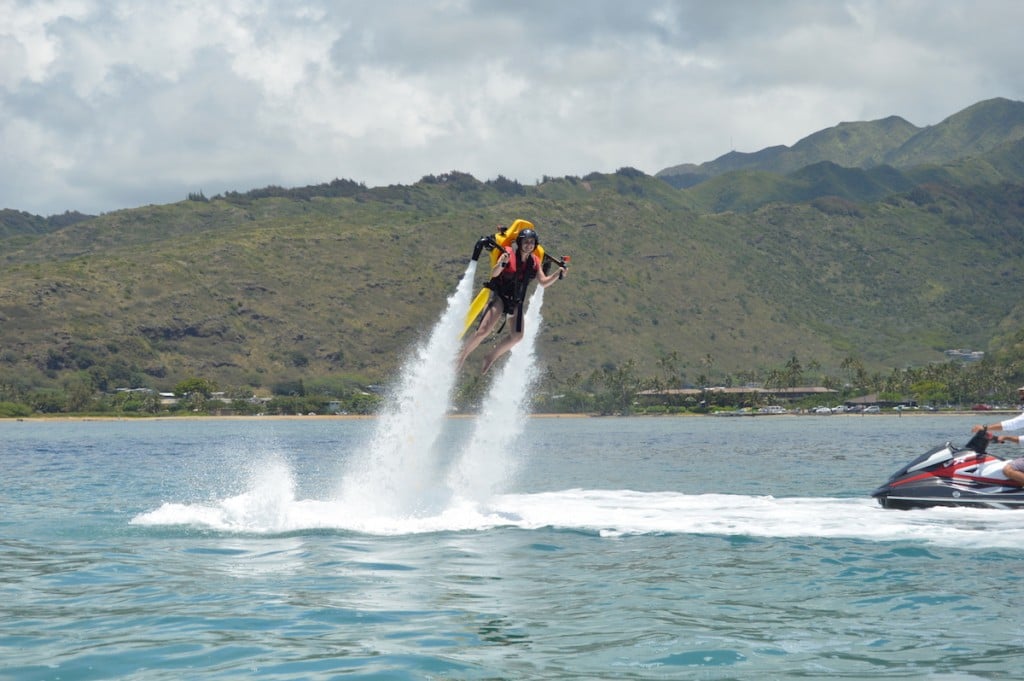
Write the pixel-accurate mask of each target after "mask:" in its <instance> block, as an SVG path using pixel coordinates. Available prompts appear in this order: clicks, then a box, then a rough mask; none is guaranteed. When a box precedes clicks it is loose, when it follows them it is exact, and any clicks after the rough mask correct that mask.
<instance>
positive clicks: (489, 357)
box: [482, 331, 523, 374]
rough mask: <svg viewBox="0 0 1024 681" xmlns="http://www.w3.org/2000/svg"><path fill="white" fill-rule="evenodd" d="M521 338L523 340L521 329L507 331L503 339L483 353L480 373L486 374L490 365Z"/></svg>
mask: <svg viewBox="0 0 1024 681" xmlns="http://www.w3.org/2000/svg"><path fill="white" fill-rule="evenodd" d="M521 340H523V332H522V331H511V332H509V334H508V335H507V336H505V339H504V340H502V341H501V342H500V343H498V345H497V346H496V347H495V348H494V349H493V350H491V351H490V352H488V353H487V354H486V355H484V367H483V371H482V373H485V374H486V373H487V371H488V370H489V369H490V368H491V365H492V364H494V363H495V362H496V361H497V360H498V358H499V357H501V356H502V355H504V354H505V353H506V352H508V351H509V350H511V349H512V346H514V345H515V344H516V343H518V342H519V341H521Z"/></svg>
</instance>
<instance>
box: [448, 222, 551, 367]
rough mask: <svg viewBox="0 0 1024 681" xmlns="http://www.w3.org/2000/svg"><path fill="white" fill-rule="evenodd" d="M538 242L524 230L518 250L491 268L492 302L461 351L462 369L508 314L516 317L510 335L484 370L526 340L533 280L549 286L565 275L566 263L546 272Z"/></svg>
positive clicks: (531, 232)
mask: <svg viewBox="0 0 1024 681" xmlns="http://www.w3.org/2000/svg"><path fill="white" fill-rule="evenodd" d="M537 243H538V239H537V232H535V231H534V230H532V229H524V230H522V231H521V232H519V235H518V236H516V247H515V249H513V248H512V247H511V246H506V247H505V248H504V249H503V250H504V253H502V254H501V255H500V256H499V257H498V262H497V263H495V265H494V269H492V270H491V279H490V281H489V282H487V287H488V288H489V289H491V299H490V302H488V303H487V307H486V308H485V309H484V314H483V318H482V319H481V320H480V326H479V327H477V330H476V332H475V333H474V334H473V335H472V336H470V337H469V338H468V339H467V340H466V344H465V345H464V346H463V348H462V352H460V353H459V359H458V363H457V365H456V366H457V367H458V368H460V369H461V368H462V365H463V364H464V363H465V361H466V358H467V357H469V355H470V354H471V353H472V352H473V351H474V350H476V348H477V347H478V346H479V345H480V343H482V342H483V340H484V339H485V338H487V336H488V335H490V333H491V332H492V331H494V330H495V328H497V327H498V323H499V322H501V321H502V320H504V319H505V318H506V317H514V320H513V323H512V329H511V330H510V332H509V335H507V336H505V338H504V339H503V340H502V341H501V342H500V343H498V345H497V346H495V347H494V349H493V350H491V351H490V352H488V353H487V354H486V355H485V356H484V365H483V373H485V374H486V373H487V370H488V369H490V368H491V365H492V364H494V362H495V361H497V359H498V358H499V357H501V356H502V355H503V354H505V353H506V352H508V351H509V350H511V349H512V346H513V345H515V344H516V343H518V342H519V341H521V340H522V339H523V302H524V301H525V300H526V289H527V287H528V286H529V285H530V280H531V279H534V278H535V279H536V280H537V282H538V283H539V284H540V285H541V286H543V287H544V288H547V287H548V286H550V285H551V284H553V283H555V282H556V281H558V279H559V278H560V277H562V276H565V274H566V272H567V270H566V268H565V266H564V265H563V266H562V267H561V268H559V269H558V270H552V272H551V274H545V273H544V270H543V269H542V268H541V262H540V258H538V257H537V254H536V253H534V249H536V248H537ZM499 330H500V329H499Z"/></svg>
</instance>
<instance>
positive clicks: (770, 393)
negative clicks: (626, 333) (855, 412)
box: [637, 386, 838, 401]
mask: <svg viewBox="0 0 1024 681" xmlns="http://www.w3.org/2000/svg"><path fill="white" fill-rule="evenodd" d="M837 393H838V391H836V390H832V389H831V388H823V387H821V386H802V387H796V388H758V387H754V386H746V387H740V388H725V387H722V386H715V387H712V388H669V389H667V390H642V391H640V392H639V393H637V396H638V397H648V398H657V397H672V396H681V397H693V398H695V399H703V398H704V397H707V396H708V395H728V396H737V397H739V396H743V395H762V396H765V397H772V398H775V399H777V400H786V401H792V400H799V399H801V398H804V397H808V396H811V395H822V396H828V395H835V394H837Z"/></svg>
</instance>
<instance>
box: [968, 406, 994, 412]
mask: <svg viewBox="0 0 1024 681" xmlns="http://www.w3.org/2000/svg"><path fill="white" fill-rule="evenodd" d="M971 409H973V410H974V411H991V410H992V405H991V404H976V405H974V406H973V407H971Z"/></svg>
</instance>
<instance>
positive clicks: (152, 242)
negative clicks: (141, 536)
mask: <svg viewBox="0 0 1024 681" xmlns="http://www.w3.org/2000/svg"><path fill="white" fill-rule="evenodd" d="M1022 109H1024V104H1021V103H1019V102H1007V101H1006V100H992V101H990V102H984V103H981V104H979V105H976V106H975V107H971V108H970V109H968V110H966V111H964V112H961V113H960V114H957V115H955V116H952V117H950V118H949V119H947V121H944V122H943V124H940V125H938V126H933V127H932V128H926V129H923V130H918V129H916V128H914V127H913V126H911V125H910V124H908V123H906V121H902V119H898V118H896V117H891V118H888V119H885V120H884V121H880V122H872V123H864V124H842V125H840V126H837V128H836V129H832V130H830V131H823V132H822V133H816V134H815V135H812V136H811V137H809V138H807V144H803V145H802V146H801V145H800V144H798V145H796V146H795V147H794V150H796V151H793V152H792V153H790V152H788V151H786V149H785V148H783V149H782V150H779V149H778V148H775V149H774V150H772V151H771V152H770V153H769V150H766V151H765V152H759V154H763V155H762V156H759V157H758V158H759V159H761V161H763V160H764V159H771V162H770V163H769V162H767V161H764V162H763V163H762V162H761V161H759V162H758V163H747V164H739V163H730V164H727V163H726V161H725V160H720V161H721V162H712V165H708V164H704V165H705V166H707V168H704V166H688V167H690V168H691V169H692V168H698V169H699V168H704V170H707V172H706V173H705V174H706V175H707V177H706V178H705V179H703V180H702V181H699V182H693V183H689V184H687V183H685V182H682V183H680V182H676V183H675V185H673V184H670V182H669V181H666V180H671V179H672V174H671V173H668V171H663V173H659V175H661V176H663V177H664V178H665V179H662V178H661V177H651V176H647V175H644V174H643V173H640V172H638V171H635V170H632V169H629V168H623V169H622V170H620V171H618V172H617V173H613V174H592V175H589V176H587V177H585V178H576V177H566V178H545V179H544V181H543V182H541V183H538V184H537V185H536V186H528V187H527V186H522V185H519V184H518V183H515V182H510V181H508V180H505V179H503V178H499V179H498V180H494V181H488V182H481V181H479V180H477V179H475V178H473V177H471V176H469V175H465V174H463V173H459V172H451V173H447V174H444V175H441V176H437V177H435V176H430V177H426V178H423V179H422V180H421V181H420V182H418V183H416V184H414V185H411V186H391V187H380V188H367V187H365V186H363V185H360V184H357V183H355V182H352V181H348V180H335V181H334V182H331V183H328V184H324V185H319V186H316V187H304V188H296V189H284V188H277V187H268V188H265V189H262V190H255V191H250V192H245V193H235V192H233V193H230V194H228V195H225V196H217V197H211V198H206V197H203V196H201V195H200V196H192V197H190V198H189V199H188V200H183V201H181V202H179V203H175V204H170V205H160V206H147V207H143V208H138V209H132V210H122V211H116V212H113V213H109V214H105V215H101V216H97V217H91V218H90V217H88V216H71V217H74V219H68V220H67V223H68V224H62V225H58V224H54V221H53V220H52V219H42V218H34V216H26V214H23V213H17V212H16V211H5V212H4V213H2V214H0V265H2V267H0V329H2V330H0V388H2V386H3V385H8V386H10V385H20V386H25V385H33V386H47V385H61V384H62V383H63V384H66V383H67V381H68V380H69V379H70V377H73V376H78V377H81V376H83V374H84V375H86V376H87V377H88V379H89V380H90V381H91V382H92V384H93V385H94V386H96V387H100V388H104V389H110V388H113V387H136V386H140V385H144V386H148V387H153V388H157V389H161V390H168V389H170V388H171V387H173V386H174V385H176V384H178V383H179V382H181V381H183V380H186V379H189V378H192V377H202V378H205V379H209V380H210V381H213V382H215V383H216V384H217V385H219V386H221V387H227V386H239V387H245V388H247V389H257V390H272V389H274V388H275V386H279V385H282V384H289V383H294V382H296V381H316V380H322V379H323V378H324V377H332V376H333V377H337V378H338V379H339V380H350V381H353V382H356V383H359V384H362V385H365V384H369V383H386V382H389V381H390V380H392V379H393V377H394V376H395V374H396V372H397V370H398V368H399V367H400V366H401V365H402V363H403V362H405V361H406V360H407V358H408V356H409V351H410V349H411V348H412V347H414V346H415V344H416V343H417V342H418V340H420V339H422V338H423V337H424V334H425V333H426V332H427V331H428V330H429V328H430V327H431V325H432V324H433V323H435V321H436V320H437V319H438V317H439V315H440V313H441V312H442V311H443V309H444V306H445V301H446V299H447V297H448V296H449V295H450V294H451V293H452V291H453V290H454V287H455V284H456V283H457V281H458V280H459V278H460V277H461V276H462V274H463V272H464V271H465V269H466V267H467V265H468V263H469V258H470V254H471V251H472V247H473V244H474V243H475V241H476V240H477V238H478V237H480V236H481V235H484V234H488V233H490V232H491V231H493V229H494V228H495V227H496V226H497V225H503V224H509V223H510V222H512V220H514V219H516V218H525V219H528V220H530V221H532V222H534V223H535V224H536V225H537V228H538V231H539V232H540V236H541V239H542V242H543V243H544V245H545V246H546V247H547V248H548V249H549V252H550V253H552V254H555V255H560V254H569V255H571V256H572V268H571V272H570V275H569V277H568V278H567V279H566V280H565V281H563V282H559V283H558V284H556V285H554V286H552V287H551V288H550V289H548V290H547V291H546V295H545V306H544V327H543V329H542V331H541V334H540V340H539V356H540V357H541V361H542V363H543V364H544V367H545V369H546V370H547V381H548V385H549V386H551V387H552V389H555V388H557V387H558V386H566V385H575V384H577V383H578V382H579V380H580V379H581V377H586V376H588V375H590V374H592V373H594V372H597V371H608V370H610V369H614V368H616V367H623V366H627V365H628V366H630V367H632V368H634V369H635V370H636V371H637V372H639V373H640V374H642V375H654V374H657V373H659V372H661V371H662V369H663V368H664V365H665V362H666V360H667V359H668V358H673V361H674V362H678V369H679V374H681V378H682V380H683V381H685V382H693V381H695V380H696V379H697V377H698V376H703V377H705V378H706V379H707V380H712V381H714V382H722V381H726V380H730V379H729V377H730V376H733V375H737V374H743V375H745V376H756V375H757V374H758V372H764V371H766V370H768V369H769V368H772V367H778V366H781V365H783V364H785V363H786V362H787V361H789V360H791V358H793V357H799V358H800V359H801V360H802V361H803V362H805V364H806V363H810V364H813V365H815V366H820V367H821V368H822V371H824V372H828V371H837V370H838V368H839V367H840V365H842V364H843V363H844V361H846V360H849V359H850V358H856V359H857V360H858V361H859V362H862V363H863V364H864V365H865V366H867V367H870V368H872V369H875V370H883V371H884V370H888V369H889V368H893V367H906V366H914V365H923V364H927V363H930V362H938V361H944V360H945V357H944V355H943V351H945V350H947V349H950V348H975V349H986V348H988V346H989V342H990V341H991V340H992V339H993V338H995V337H999V338H1001V339H1004V341H1005V342H1007V343H1010V342H1012V341H1011V340H1010V339H1012V338H1013V337H1014V334H1015V333H1016V331H1017V329H1019V323H1020V320H1024V311H1022V309H1021V307H1020V305H1019V303H1018V299H1019V292H1020V291H1021V290H1024V286H1022V284H1024V267H1022V265H1024V238H1022V237H1024V142H1021V139H1022V138H1024V125H1022V121H1024V113H1022ZM797 147H800V149H799V150H797ZM749 156H758V155H749ZM724 158H725V157H723V159H724ZM794 159H798V160H794ZM732 160H735V159H732ZM799 164H803V165H799ZM726 165H729V168H728V169H727V170H726V169H725V167H726ZM794 166H795V167H794ZM708 168H711V169H713V172H712V171H711V170H708ZM704 170H702V171H701V172H704ZM691 179H692V178H691ZM683 185H685V186H686V187H687V188H685V189H680V188H678V187H679V186H683ZM1001 342H1003V341H1001ZM474 366H475V363H474Z"/></svg>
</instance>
